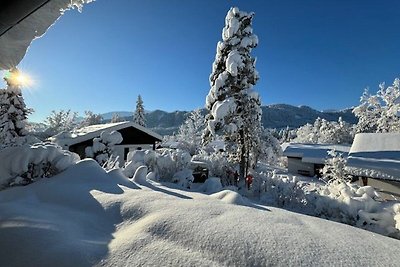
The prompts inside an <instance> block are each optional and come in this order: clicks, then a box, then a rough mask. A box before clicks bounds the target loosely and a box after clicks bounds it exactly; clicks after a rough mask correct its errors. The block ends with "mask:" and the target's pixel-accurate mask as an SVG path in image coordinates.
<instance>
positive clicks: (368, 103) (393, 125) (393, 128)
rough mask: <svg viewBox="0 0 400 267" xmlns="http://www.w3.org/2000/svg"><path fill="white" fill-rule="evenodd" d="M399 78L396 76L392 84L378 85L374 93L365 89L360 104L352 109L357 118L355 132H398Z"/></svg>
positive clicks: (399, 129)
mask: <svg viewBox="0 0 400 267" xmlns="http://www.w3.org/2000/svg"><path fill="white" fill-rule="evenodd" d="M399 86H400V80H399V78H396V79H395V80H394V82H393V85H392V86H388V87H387V88H385V83H381V84H380V85H379V88H380V89H379V90H378V92H377V93H376V94H375V95H370V94H369V93H368V91H367V90H365V91H364V93H363V95H362V96H361V98H360V102H361V104H360V105H359V106H357V107H355V108H354V109H353V113H354V115H355V116H356V117H357V118H358V123H357V133H373V132H376V133H390V132H400V88H399Z"/></svg>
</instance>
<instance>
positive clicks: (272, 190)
mask: <svg viewBox="0 0 400 267" xmlns="http://www.w3.org/2000/svg"><path fill="white" fill-rule="evenodd" d="M258 175H259V177H260V178H261V186H260V188H259V189H258V188H252V190H253V191H255V190H259V192H260V200H261V202H262V203H264V204H268V205H275V206H278V207H284V208H288V209H291V210H294V211H297V210H301V212H302V213H305V214H309V215H313V216H318V217H321V218H325V219H328V220H334V221H337V222H342V223H346V224H350V225H353V226H357V227H360V228H363V229H366V230H369V231H373V232H377V233H380V234H383V235H387V236H391V237H395V238H398V239H400V227H399V226H400V225H399V220H400V215H399V214H400V203H398V202H386V201H383V200H382V199H381V198H380V196H379V194H378V193H377V192H376V191H375V190H374V188H372V187H371V186H358V185H356V184H352V183H349V182H345V179H343V180H339V179H334V180H331V181H330V182H329V183H322V182H318V181H316V182H311V181H310V180H302V178H301V177H296V176H291V175H284V174H277V173H275V172H271V171H267V172H260V173H259V174H258ZM253 186H255V185H253Z"/></svg>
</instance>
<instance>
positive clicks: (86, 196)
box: [0, 160, 400, 266]
mask: <svg viewBox="0 0 400 267" xmlns="http://www.w3.org/2000/svg"><path fill="white" fill-rule="evenodd" d="M221 200H223V201H221ZM224 201H225V202H228V203H235V204H240V203H245V202H246V201H244V200H243V198H241V197H239V196H238V195H237V194H235V193H234V192H229V191H228V192H227V191H222V192H220V193H217V194H214V195H213V197H210V196H208V195H204V194H200V193H194V192H188V191H183V190H178V189H171V188H168V187H165V186H161V185H158V184H155V183H151V182H149V184H148V185H147V186H141V188H139V187H138V186H137V185H136V184H135V183H133V182H131V181H130V180H129V179H128V178H125V177H124V176H123V175H122V173H121V171H119V170H113V171H110V172H106V171H104V170H103V169H102V168H100V167H99V165H98V164H97V163H96V162H95V161H93V160H83V161H80V162H78V163H77V164H76V165H73V166H71V167H69V168H68V169H67V170H66V171H65V172H63V173H61V174H59V175H57V176H54V177H53V178H51V179H45V180H40V181H38V182H36V183H34V184H31V185H29V186H25V187H15V188H10V189H8V190H4V191H1V192H0V214H1V215H0V248H1V249H0V258H1V263H2V265H4V266H96V265H101V266H277V265H279V266H395V265H398V263H399V262H400V241H399V240H396V239H391V238H388V237H385V236H381V235H377V234H374V233H371V232H367V231H364V230H361V229H358V228H354V227H351V226H348V225H344V224H339V223H334V222H330V221H326V220H322V219H319V218H314V217H309V216H305V215H300V214H296V213H292V212H288V211H285V210H281V209H277V208H268V209H267V208H264V209H259V208H253V207H247V206H240V205H227V204H226V203H224Z"/></svg>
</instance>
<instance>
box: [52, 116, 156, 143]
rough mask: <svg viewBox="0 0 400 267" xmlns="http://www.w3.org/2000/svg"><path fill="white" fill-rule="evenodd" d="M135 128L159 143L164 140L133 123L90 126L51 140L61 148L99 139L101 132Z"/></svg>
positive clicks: (64, 133) (59, 135)
mask: <svg viewBox="0 0 400 267" xmlns="http://www.w3.org/2000/svg"><path fill="white" fill-rule="evenodd" d="M129 127H133V128H136V129H138V130H140V131H142V132H144V133H146V134H148V135H150V136H152V137H153V138H155V139H157V140H158V141H161V140H162V136H161V135H159V134H157V133H155V132H153V131H151V130H150V129H148V128H146V127H143V126H140V125H139V124H136V123H134V122H132V121H123V122H115V123H105V124H96V125H90V126H87V127H83V128H80V129H76V130H73V131H71V132H62V133H60V134H57V135H55V136H53V137H50V140H51V141H52V142H54V143H57V144H59V145H60V146H71V145H75V144H78V143H81V142H84V141H87V140H90V139H93V138H95V137H99V136H100V134H101V132H103V131H110V132H111V131H118V130H121V129H125V128H129Z"/></svg>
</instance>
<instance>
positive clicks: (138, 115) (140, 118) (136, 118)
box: [133, 95, 146, 127]
mask: <svg viewBox="0 0 400 267" xmlns="http://www.w3.org/2000/svg"><path fill="white" fill-rule="evenodd" d="M133 122H134V123H137V124H139V125H141V126H143V127H146V119H145V117H144V106H143V100H142V97H141V96H140V95H138V98H137V100H136V110H135V113H134V114H133Z"/></svg>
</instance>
